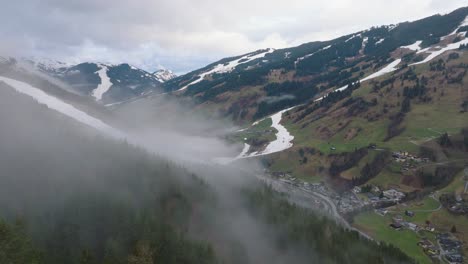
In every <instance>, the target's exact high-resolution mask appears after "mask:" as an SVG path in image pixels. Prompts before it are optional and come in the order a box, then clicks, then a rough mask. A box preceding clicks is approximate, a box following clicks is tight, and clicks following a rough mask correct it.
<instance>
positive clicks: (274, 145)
mask: <svg viewBox="0 0 468 264" xmlns="http://www.w3.org/2000/svg"><path fill="white" fill-rule="evenodd" d="M295 107H296V106H294V107H291V108H288V109H285V110H282V111H280V112H278V113H276V114H273V115H271V116H270V117H268V118H271V121H272V124H271V127H273V128H275V129H276V130H277V131H278V132H277V133H276V134H275V136H276V139H275V140H274V141H271V142H270V143H268V145H267V146H266V147H265V149H264V150H263V151H256V152H252V153H250V154H247V153H248V152H249V150H250V145H249V144H247V143H244V148H243V149H242V152H241V153H240V154H239V155H238V156H237V157H236V158H234V159H232V160H231V161H234V160H238V159H243V158H252V157H258V156H265V155H270V154H273V153H276V152H281V151H283V150H286V149H289V148H291V147H292V146H293V143H292V141H293V140H294V136H293V135H291V134H290V133H289V131H288V130H287V129H286V128H285V127H284V126H283V125H281V124H280V123H281V119H282V117H283V114H284V113H286V112H288V111H290V110H292V109H294V108H295ZM264 119H265V118H264ZM264 119H262V120H264ZM258 123H259V121H257V122H254V123H253V124H252V126H254V125H256V124H258Z"/></svg>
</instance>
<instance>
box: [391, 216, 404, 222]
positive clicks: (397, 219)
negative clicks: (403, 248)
mask: <svg viewBox="0 0 468 264" xmlns="http://www.w3.org/2000/svg"><path fill="white" fill-rule="evenodd" d="M392 221H393V223H401V222H402V221H403V217H401V215H396V216H394V217H393V218H392Z"/></svg>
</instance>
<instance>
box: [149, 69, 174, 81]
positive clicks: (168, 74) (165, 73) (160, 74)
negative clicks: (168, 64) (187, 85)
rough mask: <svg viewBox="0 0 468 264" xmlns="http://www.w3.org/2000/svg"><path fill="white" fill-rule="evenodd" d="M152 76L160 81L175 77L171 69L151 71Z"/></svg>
mask: <svg viewBox="0 0 468 264" xmlns="http://www.w3.org/2000/svg"><path fill="white" fill-rule="evenodd" d="M153 76H154V77H155V78H156V80H158V81H159V82H161V83H164V82H167V81H169V80H171V79H174V78H175V77H177V75H175V74H174V73H173V72H172V71H171V70H166V69H161V70H158V71H156V72H154V73H153Z"/></svg>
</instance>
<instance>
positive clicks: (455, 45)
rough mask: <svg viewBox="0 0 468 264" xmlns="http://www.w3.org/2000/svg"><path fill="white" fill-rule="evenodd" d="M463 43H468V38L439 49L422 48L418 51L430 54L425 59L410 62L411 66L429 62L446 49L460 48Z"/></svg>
mask: <svg viewBox="0 0 468 264" xmlns="http://www.w3.org/2000/svg"><path fill="white" fill-rule="evenodd" d="M462 44H468V38H465V39H463V40H460V41H459V42H455V43H451V44H448V45H447V46H446V47H443V48H440V49H439V50H431V49H429V48H426V49H423V50H420V51H419V52H418V53H423V52H424V53H429V56H427V57H426V58H425V59H424V60H422V61H418V62H415V63H413V64H410V65H409V66H412V65H418V64H423V63H427V62H429V61H431V60H433V59H434V58H436V57H437V56H439V55H441V54H442V53H444V52H446V51H449V50H456V49H458V48H460V46H461V45H462Z"/></svg>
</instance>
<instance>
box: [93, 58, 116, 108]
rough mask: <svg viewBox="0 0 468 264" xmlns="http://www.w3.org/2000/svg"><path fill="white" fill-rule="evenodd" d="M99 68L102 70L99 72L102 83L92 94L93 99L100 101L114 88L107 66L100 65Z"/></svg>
mask: <svg viewBox="0 0 468 264" xmlns="http://www.w3.org/2000/svg"><path fill="white" fill-rule="evenodd" d="M99 67H101V69H100V70H99V71H97V74H98V75H99V78H100V79H101V83H100V84H99V85H98V87H97V88H96V89H94V90H93V92H92V95H93V97H94V98H96V100H98V101H100V100H102V96H103V95H104V94H105V93H106V92H107V91H109V89H110V87H111V86H112V83H111V80H110V78H109V76H107V66H105V65H103V64H100V65H99Z"/></svg>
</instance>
